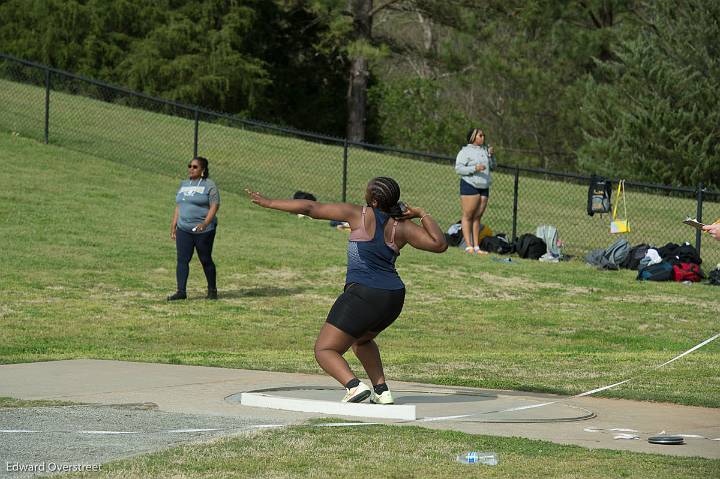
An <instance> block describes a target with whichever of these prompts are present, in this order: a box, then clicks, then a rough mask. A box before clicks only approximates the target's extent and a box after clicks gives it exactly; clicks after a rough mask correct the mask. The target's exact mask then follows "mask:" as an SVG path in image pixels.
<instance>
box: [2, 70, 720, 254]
mask: <svg viewBox="0 0 720 479" xmlns="http://www.w3.org/2000/svg"><path fill="white" fill-rule="evenodd" d="M58 81H59V80H58ZM76 87H77V84H74V83H69V84H65V85H64V86H63V88H64V89H65V90H72V89H73V88H76ZM96 94H97V96H98V97H100V98H104V97H108V96H109V95H110V94H111V92H109V91H104V90H102V89H99V88H98V91H97V92H96ZM44 98H45V92H44V89H43V88H39V87H35V86H30V85H23V84H20V83H15V82H10V81H5V80H0V105H1V106H0V113H2V114H0V131H8V132H11V131H13V132H17V133H19V134H20V135H21V136H24V137H31V138H35V139H42V136H43V124H44V123H43V122H44ZM115 101H117V102H118V103H105V102H102V101H98V100H94V99H90V98H86V97H82V96H78V95H72V94H68V93H59V92H53V93H52V95H51V101H50V110H51V113H50V142H51V143H52V144H55V145H57V146H62V147H64V148H66V149H67V150H72V151H77V152H83V153H88V154H91V155H93V156H95V157H98V158H104V159H107V160H111V161H114V162H117V163H120V164H123V165H126V166H128V167H132V168H136V169H137V170H139V171H145V172H154V173H160V174H163V175H168V176H181V175H183V174H184V173H185V164H186V163H187V160H188V159H189V158H190V157H191V155H192V153H193V134H194V122H193V120H192V118H191V117H192V114H191V113H188V112H186V111H181V110H179V109H176V108H169V107H168V108H163V107H161V106H160V105H158V104H152V102H149V101H146V100H138V99H134V98H130V97H127V98H120V99H117V98H116V99H115ZM123 103H126V104H127V106H123ZM131 105H135V106H142V107H143V108H148V109H155V110H156V111H155V112H153V111H147V110H145V109H140V108H139V107H132V106H131ZM171 114H172V115H171ZM173 115H175V116H173ZM225 123H227V122H225ZM199 153H200V154H202V155H204V156H206V157H208V158H209V159H210V161H211V172H212V174H213V176H214V178H215V179H216V181H217V182H218V184H219V185H220V186H221V188H223V190H224V191H233V192H236V193H241V192H242V190H243V188H245V187H246V186H251V187H252V188H253V189H256V190H259V191H263V192H266V193H269V194H271V195H276V196H282V197H289V196H291V195H292V194H293V192H295V191H296V190H303V191H309V192H312V193H314V194H315V195H316V196H317V197H318V199H320V200H321V201H340V200H341V198H342V171H343V149H342V147H341V146H334V145H327V144H320V143H313V142H309V141H303V140H300V139H297V138H293V137H288V136H280V135H277V134H271V132H270V131H269V130H264V129H262V128H255V129H247V128H237V127H230V126H227V125H224V124H218V123H212V122H210V119H209V118H206V117H201V123H200V129H199ZM499 155H500V161H501V162H502V152H500V153H499ZM451 163H452V162H448V163H447V164H438V163H429V162H425V161H419V160H414V159H409V158H400V157H397V156H392V155H387V154H380V153H374V152H370V151H367V150H362V149H359V148H350V150H349V154H348V192H347V196H348V200H349V201H360V200H361V199H362V195H363V192H364V187H365V185H366V184H367V181H368V180H369V179H370V178H372V177H374V176H380V175H384V176H392V177H394V178H396V179H397V180H398V181H399V183H400V185H401V187H402V191H403V198H404V199H405V201H406V202H408V203H410V204H413V205H422V206H424V207H426V208H427V209H428V210H429V211H430V212H432V213H433V215H434V216H435V217H436V218H437V219H438V221H439V222H440V224H441V226H443V227H444V228H447V227H448V226H449V225H450V224H452V223H454V222H456V221H458V220H459V219H460V215H461V210H460V204H459V203H460V202H459V196H458V195H459V193H458V189H459V188H458V177H457V176H456V175H455V173H454V169H453V167H452V164H451ZM494 178H495V179H494V186H493V188H492V192H491V199H490V205H489V207H488V211H487V213H486V215H485V218H484V221H485V222H486V223H487V224H488V225H489V226H490V227H491V228H492V229H493V230H494V232H496V233H498V232H505V233H507V234H508V235H509V234H510V233H511V232H512V211H513V183H514V177H513V175H512V174H508V173H503V172H502V171H500V170H499V171H497V172H496V173H495V176H494ZM627 196H628V197H627V201H628V216H629V219H630V225H631V228H632V232H631V233H630V234H629V235H626V237H627V239H628V240H629V241H630V242H631V243H632V244H637V243H640V242H646V243H651V244H655V245H658V246H661V245H664V244H665V243H667V242H669V241H672V242H675V243H681V242H684V241H690V242H692V243H693V244H694V241H695V230H694V229H692V228H690V227H688V226H685V225H683V224H682V223H681V221H682V220H683V219H685V217H686V216H688V215H690V216H695V212H696V203H695V200H694V195H693V194H689V197H668V196H665V195H659V194H650V193H648V192H647V191H640V190H639V189H632V188H628V192H627ZM586 199H587V185H577V184H572V183H567V182H558V181H549V180H548V179H546V178H543V177H531V176H527V175H525V174H523V175H522V176H521V178H520V182H519V201H518V234H522V233H526V232H535V229H536V227H537V226H539V225H541V224H552V225H555V226H557V228H558V230H559V232H560V238H561V239H562V240H563V241H564V242H565V244H566V248H565V253H566V254H570V255H573V256H576V257H579V258H583V257H584V256H585V254H586V253H587V252H588V251H590V250H591V249H594V248H605V247H607V246H608V245H609V244H610V243H612V242H613V241H614V240H615V239H616V237H615V236H613V235H610V234H609V222H610V220H609V218H608V215H604V216H600V215H596V216H594V217H589V216H588V215H587V214H586V211H585V204H586ZM710 199H712V200H713V201H712V202H710V201H707V202H706V203H705V206H704V216H703V217H704V218H706V219H710V220H713V219H715V218H719V217H720V203H718V201H719V200H720V198H716V197H714V196H713V197H711V198H710ZM702 256H703V258H704V259H705V261H706V264H708V265H715V264H716V263H718V262H720V243H719V242H715V241H711V240H710V239H709V237H706V239H705V241H704V242H703V248H702Z"/></svg>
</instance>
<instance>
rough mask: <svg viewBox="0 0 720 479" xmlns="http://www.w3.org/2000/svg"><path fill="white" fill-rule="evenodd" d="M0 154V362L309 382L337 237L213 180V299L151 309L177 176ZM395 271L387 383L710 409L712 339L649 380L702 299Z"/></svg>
mask: <svg viewBox="0 0 720 479" xmlns="http://www.w3.org/2000/svg"><path fill="white" fill-rule="evenodd" d="M98 148H99V147H98ZM0 151H2V152H3V158H4V160H5V165H6V166H7V169H8V175H7V180H8V184H9V186H6V187H5V188H2V189H0V201H1V202H2V205H3V208H1V209H0V228H1V229H2V231H3V239H4V243H5V244H4V246H5V251H6V254H5V258H4V261H3V267H2V270H0V271H1V272H0V290H2V292H3V301H2V302H1V303H0V323H1V324H2V326H3V333H4V334H3V335H2V336H1V337H0V362H3V363H10V362H25V361H40V360H53V359H67V358H105V359H124V360H137V361H153V362H167V363H182V364H197V365H208V366H224V367H240V368H258V369H268V370H280V371H302V372H312V373H319V372H320V370H319V368H318V367H317V365H316V364H315V362H314V359H313V354H312V345H313V342H314V339H315V336H316V334H317V332H318V330H319V328H320V326H321V325H322V323H323V321H324V319H325V317H326V314H327V311H328V310H329V308H330V306H331V304H332V302H333V301H334V298H335V297H336V295H337V294H338V293H339V291H340V290H341V287H342V282H343V277H344V264H345V246H346V241H347V233H345V232H340V231H337V230H336V229H334V228H331V227H330V226H329V224H328V222H325V221H314V220H309V219H298V218H297V217H295V216H292V215H288V214H284V213H280V212H273V211H268V210H263V209H260V208H259V207H257V206H253V205H251V204H250V203H249V201H248V200H247V199H246V198H245V197H244V196H243V195H237V194H235V193H233V192H232V191H231V188H225V184H224V183H223V182H220V188H221V193H222V206H221V209H220V214H219V218H220V226H219V230H218V236H217V240H216V250H215V257H216V262H217V265H218V274H219V289H220V294H221V300H220V301H218V302H207V301H204V300H202V299H200V298H201V297H202V296H203V295H204V278H203V276H202V271H201V268H200V266H199V264H198V262H197V260H194V261H193V263H192V265H191V277H190V283H189V293H190V298H191V299H190V300H188V301H186V302H182V303H181V304H175V303H173V304H168V303H166V302H165V301H164V298H165V295H166V294H168V293H170V292H172V291H173V289H174V269H175V250H174V245H173V243H172V242H171V240H170V238H169V224H170V219H171V215H172V210H173V207H174V204H173V202H174V194H175V190H176V188H177V184H178V181H179V180H180V179H181V173H182V172H184V170H185V169H184V168H182V166H184V165H183V164H179V163H180V162H178V165H177V168H176V170H177V174H171V175H162V174H159V173H153V172H151V171H149V170H147V169H144V168H143V169H141V168H138V167H137V166H134V165H133V163H132V162H133V152H128V153H127V154H128V157H127V159H128V161H127V162H122V163H121V162H119V161H109V160H108V159H106V158H102V157H99V156H96V155H90V154H85V153H80V152H78V151H75V149H73V148H72V145H68V147H61V146H57V145H49V146H46V145H43V144H41V143H38V142H36V141H34V140H32V139H27V138H22V137H18V136H13V135H11V134H9V133H3V134H0ZM159 151H160V153H159V154H163V151H162V150H159ZM116 155H120V152H119V151H118V152H117V153H116ZM212 165H214V163H213V164H211V169H212V167H213V166H212ZM216 171H217V170H216ZM220 171H222V170H220ZM398 267H399V270H400V273H401V275H402V276H403V278H404V279H405V281H406V283H407V285H408V296H407V303H406V308H405V311H404V313H403V315H402V316H401V317H400V319H399V320H398V321H397V322H396V324H395V325H394V326H393V327H392V328H390V329H389V330H388V331H387V332H386V333H384V334H383V335H382V336H381V340H380V345H381V348H382V350H383V355H384V358H385V362H386V364H387V374H388V377H389V379H390V380H391V381H392V380H400V379H405V380H417V381H424V382H430V383H441V384H457V385H471V386H481V387H490V388H504V389H520V390H528V391H547V392H556V393H564V394H572V393H579V392H582V391H586V390H589V389H592V388H596V387H600V386H604V385H607V384H611V383H614V382H616V381H619V380H622V379H625V378H628V377H637V379H636V380H634V381H631V382H630V383H628V384H626V385H624V386H622V387H621V388H618V389H617V390H611V391H608V392H607V393H605V395H607V396H612V397H623V398H634V399H642V400H655V401H669V402H677V403H683V404H694V405H705V406H712V407H719V406H720V397H719V396H718V395H717V391H718V390H720V344H719V343H718V342H715V343H711V344H709V345H707V346H706V347H704V348H702V349H701V350H698V351H697V352H695V353H693V354H691V355H688V356H686V357H684V358H682V359H681V360H679V361H676V362H674V363H672V364H671V365H668V366H666V367H664V368H662V369H659V370H655V371H654V370H652V368H653V367H654V366H655V365H657V364H660V363H662V362H664V361H667V360H668V359H670V358H672V357H674V356H675V355H677V354H679V353H681V352H683V351H685V350H687V349H689V348H690V347H692V346H693V345H695V344H697V343H699V342H700V341H702V340H704V339H706V338H708V337H710V336H712V335H713V334H715V333H717V332H718V331H717V324H718V322H717V289H716V288H714V287H711V286H707V285H700V284H694V285H691V286H686V285H682V284H678V283H667V284H652V283H640V282H637V281H635V279H634V274H633V273H632V272H628V271H617V272H599V271H597V270H595V269H593V268H590V267H588V266H585V265H584V264H581V263H579V262H570V263H561V264H544V263H540V262H536V261H523V260H517V261H515V259H514V260H513V262H512V263H500V262H496V261H493V259H492V257H467V256H465V255H463V254H462V253H461V252H460V251H459V250H456V249H453V250H451V251H448V252H447V253H445V254H443V255H432V254H429V253H423V252H418V251H412V250H408V249H405V250H403V253H402V255H401V257H400V258H399V260H398ZM353 365H354V366H357V363H356V362H353Z"/></svg>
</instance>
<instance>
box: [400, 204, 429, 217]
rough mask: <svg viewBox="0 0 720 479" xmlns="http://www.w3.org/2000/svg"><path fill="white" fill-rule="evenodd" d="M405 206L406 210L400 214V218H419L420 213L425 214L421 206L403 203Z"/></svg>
mask: <svg viewBox="0 0 720 479" xmlns="http://www.w3.org/2000/svg"><path fill="white" fill-rule="evenodd" d="M405 206H407V211H406V212H405V214H404V215H402V217H401V218H402V219H404V220H411V219H413V218H420V217H421V216H422V215H424V214H425V210H423V209H422V208H413V207H412V206H410V205H408V204H405Z"/></svg>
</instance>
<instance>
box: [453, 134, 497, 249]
mask: <svg viewBox="0 0 720 479" xmlns="http://www.w3.org/2000/svg"><path fill="white" fill-rule="evenodd" d="M467 141H468V144H467V145H465V146H464V147H463V148H462V149H461V150H460V152H459V153H458V154H457V158H456V159H455V171H456V172H457V174H458V175H460V205H461V206H462V220H461V223H462V232H463V237H464V238H465V244H466V245H467V246H466V247H465V252H466V253H470V254H487V252H485V251H482V250H481V249H480V238H479V236H480V219H481V218H482V215H483V213H485V208H487V203H488V197H489V196H490V184H491V182H492V180H491V177H490V170H491V169H492V168H494V167H495V154H494V151H493V148H492V146H488V145H487V144H486V143H485V132H484V131H483V130H481V129H480V128H472V129H471V130H470V131H469V132H468V135H467Z"/></svg>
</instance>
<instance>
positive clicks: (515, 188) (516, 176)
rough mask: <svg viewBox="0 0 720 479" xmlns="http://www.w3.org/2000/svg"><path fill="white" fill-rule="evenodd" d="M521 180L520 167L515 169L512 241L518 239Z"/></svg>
mask: <svg viewBox="0 0 720 479" xmlns="http://www.w3.org/2000/svg"><path fill="white" fill-rule="evenodd" d="M519 180H520V167H519V166H516V167H515V185H514V187H513V213H512V240H513V242H514V241H515V240H516V239H517V208H518V184H519Z"/></svg>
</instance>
